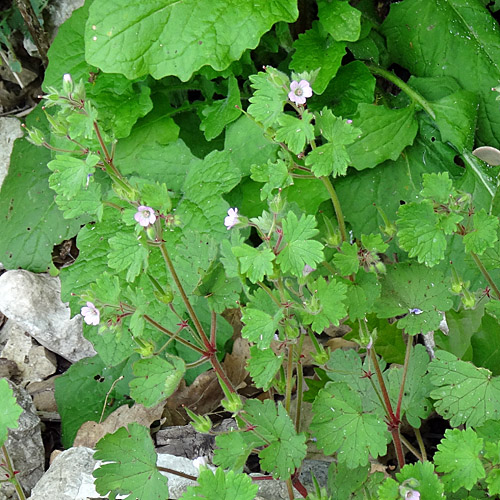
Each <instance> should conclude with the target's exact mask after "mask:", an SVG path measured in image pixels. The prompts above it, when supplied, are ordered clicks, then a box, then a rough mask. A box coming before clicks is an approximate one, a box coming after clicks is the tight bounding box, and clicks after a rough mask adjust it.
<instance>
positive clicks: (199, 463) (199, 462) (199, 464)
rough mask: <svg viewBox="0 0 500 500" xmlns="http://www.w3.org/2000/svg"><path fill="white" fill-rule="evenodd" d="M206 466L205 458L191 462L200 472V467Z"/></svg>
mask: <svg viewBox="0 0 500 500" xmlns="http://www.w3.org/2000/svg"><path fill="white" fill-rule="evenodd" d="M207 464H208V458H207V457H198V458H195V459H194V460H193V465H194V466H195V467H196V468H197V469H198V470H200V467H202V466H205V465H207Z"/></svg>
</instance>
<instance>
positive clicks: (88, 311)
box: [80, 302, 100, 325]
mask: <svg viewBox="0 0 500 500" xmlns="http://www.w3.org/2000/svg"><path fill="white" fill-rule="evenodd" d="M80 312H81V314H82V316H83V321H85V323H87V325H98V324H99V321H100V314H99V311H98V310H97V308H96V306H95V305H94V304H92V302H87V305H86V306H84V307H82V310H81V311H80Z"/></svg>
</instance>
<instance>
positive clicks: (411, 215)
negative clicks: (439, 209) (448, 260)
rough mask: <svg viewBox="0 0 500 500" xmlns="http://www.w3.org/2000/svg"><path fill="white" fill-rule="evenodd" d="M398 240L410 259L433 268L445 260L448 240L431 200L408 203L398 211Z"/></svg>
mask: <svg viewBox="0 0 500 500" xmlns="http://www.w3.org/2000/svg"><path fill="white" fill-rule="evenodd" d="M397 225H398V239H399V244H400V246H401V248H402V249H403V250H406V251H407V252H408V256H409V257H417V260H418V262H419V263H425V265H426V266H429V267H433V266H435V265H436V264H439V262H441V261H442V260H443V258H444V252H445V250H446V238H445V235H444V234H443V231H442V230H441V229H440V227H439V219H438V216H437V214H436V213H435V212H434V207H433V204H432V202H431V201H430V200H423V201H422V202H421V203H408V204H406V205H403V206H402V207H401V208H400V209H399V210H398V220H397Z"/></svg>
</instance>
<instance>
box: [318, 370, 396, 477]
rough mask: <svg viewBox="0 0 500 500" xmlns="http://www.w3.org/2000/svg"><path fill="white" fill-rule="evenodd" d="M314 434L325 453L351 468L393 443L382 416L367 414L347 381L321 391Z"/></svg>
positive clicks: (380, 452) (360, 400)
mask: <svg viewBox="0 0 500 500" xmlns="http://www.w3.org/2000/svg"><path fill="white" fill-rule="evenodd" d="M358 376H359V375H358ZM311 433H312V434H313V435H314V436H315V437H316V439H317V445H318V447H319V448H321V449H322V450H323V451H324V453H325V454H327V455H331V454H332V453H337V460H338V462H339V463H345V464H346V465H347V467H348V468H349V469H354V468H356V467H359V466H362V465H366V464H368V461H369V458H370V456H371V457H372V458H377V457H378V456H381V455H384V454H385V453H386V450H387V443H388V442H389V441H390V435H389V432H388V431H387V425H386V423H385V422H384V420H383V418H382V416H377V415H375V414H373V413H364V412H363V404H362V399H361V395H360V394H359V393H357V392H356V391H355V390H353V389H351V388H350V387H349V386H348V385H347V383H344V382H329V383H328V384H327V385H326V387H325V388H324V389H322V390H321V391H320V392H319V394H318V397H317V398H316V400H315V401H314V403H313V420H312V423H311Z"/></svg>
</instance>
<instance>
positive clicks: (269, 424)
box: [244, 399, 307, 480]
mask: <svg viewBox="0 0 500 500" xmlns="http://www.w3.org/2000/svg"><path fill="white" fill-rule="evenodd" d="M244 412H245V416H246V418H247V420H248V421H249V422H250V424H253V425H255V426H256V431H257V432H258V434H259V436H262V438H264V439H265V440H266V442H267V443H269V444H268V446H266V447H265V448H264V449H263V450H261V451H260V452H259V458H260V463H261V467H262V469H264V470H266V471H268V472H269V473H271V474H272V475H273V477H274V478H280V479H281V480H285V479H288V478H289V477H290V476H291V475H292V474H293V473H294V472H295V469H296V468H298V467H300V465H301V464H302V460H304V458H305V456H306V448H307V447H306V436H305V435H304V434H297V433H296V431H295V427H294V425H293V422H292V419H291V418H290V416H289V415H288V413H287V412H286V410H285V409H284V408H283V405H282V404H281V403H278V404H277V406H276V404H275V402H274V401H271V400H269V399H268V400H266V401H259V400H258V399H249V400H247V402H246V403H245V407H244Z"/></svg>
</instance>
